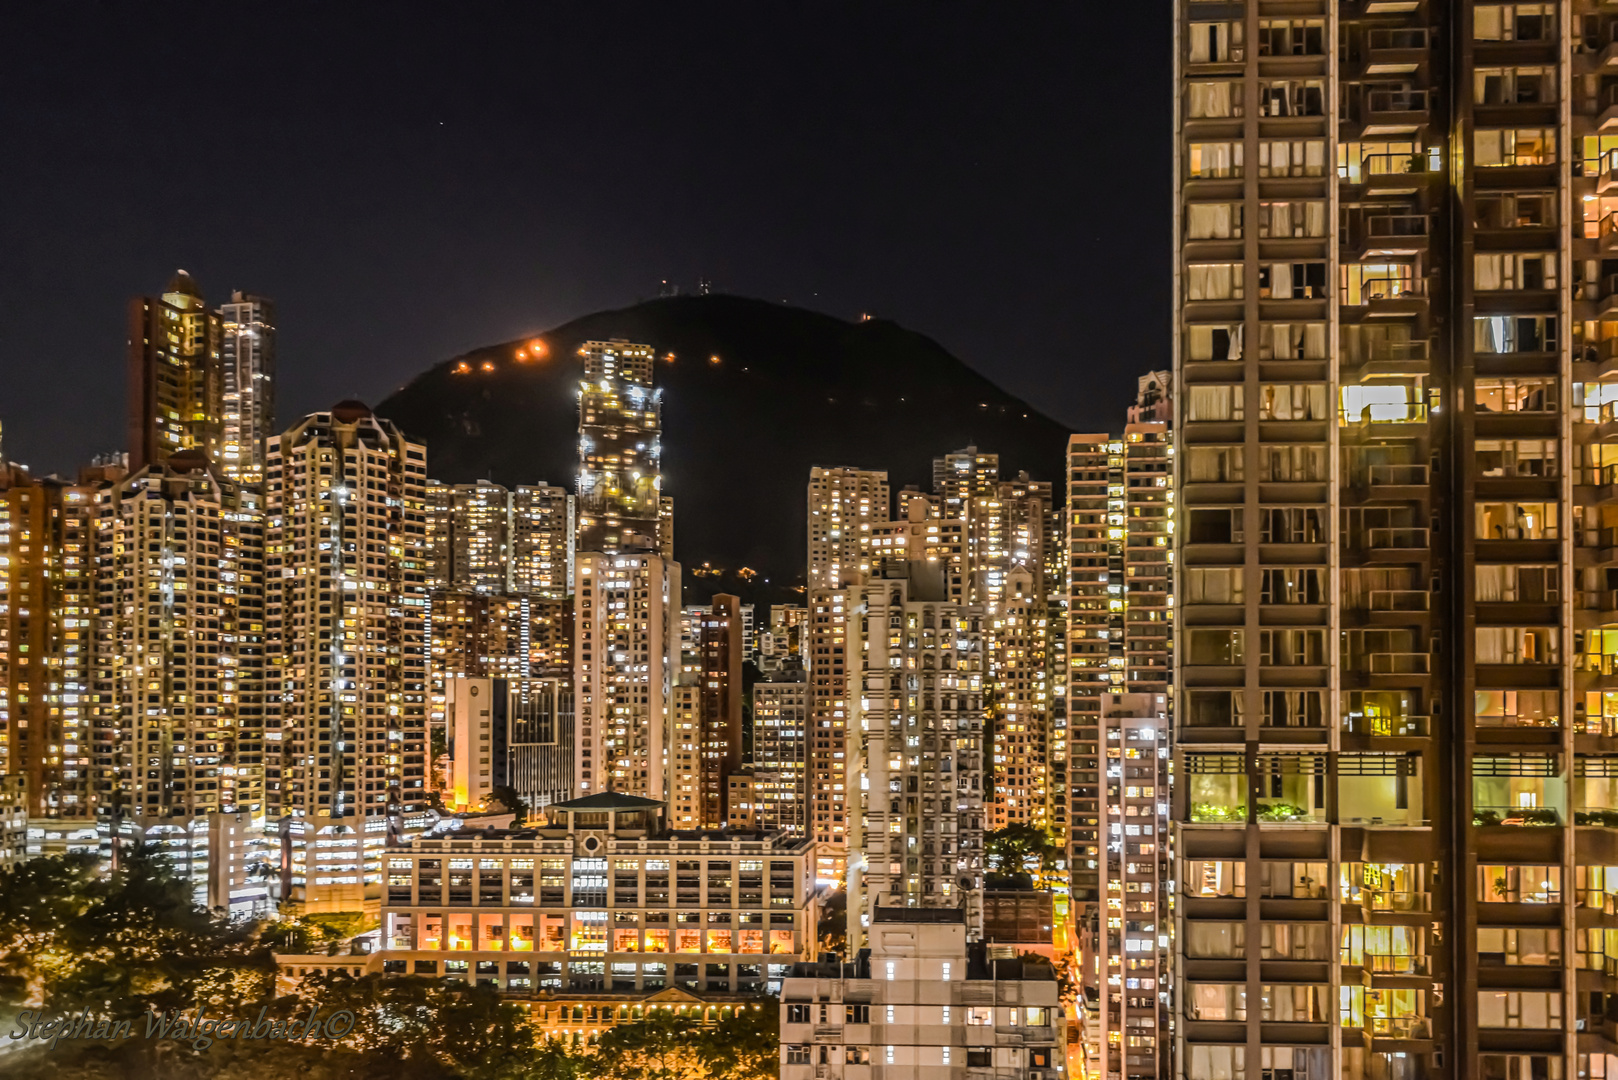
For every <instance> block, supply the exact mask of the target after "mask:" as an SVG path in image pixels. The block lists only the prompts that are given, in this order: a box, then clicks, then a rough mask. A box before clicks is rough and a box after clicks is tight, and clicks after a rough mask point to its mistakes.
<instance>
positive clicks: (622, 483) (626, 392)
mask: <svg viewBox="0 0 1618 1080" xmlns="http://www.w3.org/2000/svg"><path fill="white" fill-rule="evenodd" d="M579 352H580V353H581V355H582V356H583V357H584V374H583V377H582V378H581V379H580V381H579V488H578V542H577V550H578V551H581V552H582V551H597V552H605V553H607V554H617V553H619V552H625V553H638V552H662V551H663V546H664V532H665V529H666V526H665V525H664V523H663V521H662V518H663V506H662V497H661V491H660V489H661V487H662V474H661V472H660V469H661V459H662V453H663V446H662V438H663V426H662V425H663V422H662V404H661V397H662V393H661V391H659V390H656V389H654V388H653V385H652V365H653V362H654V361H655V359H656V350H654V349H653V348H652V347H651V346H650V345H635V344H631V343H630V342H627V341H621V340H614V341H587V342H585V343H584V345H583V347H582V348H581V349H580V350H579Z"/></svg>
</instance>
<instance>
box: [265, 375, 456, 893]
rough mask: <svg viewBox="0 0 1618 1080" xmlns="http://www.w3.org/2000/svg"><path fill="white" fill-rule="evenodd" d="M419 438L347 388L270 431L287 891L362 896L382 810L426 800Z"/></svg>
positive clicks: (274, 747)
mask: <svg viewBox="0 0 1618 1080" xmlns="http://www.w3.org/2000/svg"><path fill="white" fill-rule="evenodd" d="M426 484H427V462H426V450H425V448H424V447H422V446H421V445H420V444H418V443H413V442H411V441H410V440H409V439H407V438H406V437H405V435H404V433H403V432H401V431H400V430H399V429H398V428H397V427H395V426H394V425H393V424H391V423H389V422H388V421H386V420H383V419H381V418H379V417H377V416H375V415H374V414H373V413H372V412H371V410H370V409H368V408H367V407H366V406H364V405H363V404H361V403H359V402H355V401H344V402H340V403H339V404H337V405H335V406H333V407H332V409H331V411H329V412H320V413H313V414H311V415H310V416H308V417H306V418H305V419H304V420H302V421H300V422H299V423H297V424H295V425H294V426H293V427H291V428H290V429H288V430H287V431H286V432H285V433H283V434H281V435H279V436H278V437H277V438H276V439H275V440H273V441H272V443H271V446H270V453H269V457H268V475H267V485H266V500H267V507H266V510H267V515H268V530H267V531H268V536H267V544H266V548H267V550H266V555H265V570H266V576H267V579H268V582H269V590H268V596H267V598H266V599H267V609H268V618H267V623H268V627H269V631H270V635H271V638H272V640H274V642H275V645H276V651H275V652H274V653H273V655H272V656H271V660H270V664H269V669H268V679H269V690H270V692H271V694H272V695H277V696H278V697H279V701H280V707H279V715H278V716H277V717H275V718H274V719H272V721H271V730H269V731H268V732H267V733H266V754H265V756H266V770H265V771H266V787H267V789H268V791H267V801H268V802H269V805H270V810H271V812H272V813H274V814H276V815H278V816H281V817H283V818H285V819H287V820H286V826H285V827H286V830H287V836H288V847H289V862H288V864H287V865H288V871H287V878H288V880H287V889H288V891H287V893H286V900H287V901H289V902H290V903H291V904H292V905H293V906H294V908H295V909H302V910H314V911H319V910H359V909H360V908H361V907H365V908H367V909H368V910H369V909H373V908H375V906H376V901H377V897H378V896H379V895H380V893H379V888H380V886H379V882H380V876H379V875H380V872H381V864H380V857H381V849H382V846H383V844H384V843H385V841H386V838H387V830H388V817H389V815H390V814H396V813H398V812H400V811H403V810H411V809H415V808H418V807H421V806H423V805H425V801H426V769H427V763H426V753H427V745H426V737H427V732H426V722H427V649H426V641H425V634H424V629H423V619H424V617H425V615H426V605H427V593H426V575H427V566H426V505H425V499H426Z"/></svg>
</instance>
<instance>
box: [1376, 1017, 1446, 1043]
mask: <svg viewBox="0 0 1618 1080" xmlns="http://www.w3.org/2000/svg"><path fill="white" fill-rule="evenodd" d="M1365 1029H1366V1030H1367V1031H1369V1032H1370V1033H1371V1035H1372V1036H1374V1037H1376V1038H1379V1039H1431V1038H1432V1037H1433V1028H1432V1023H1431V1022H1430V1021H1429V1020H1428V1019H1427V1017H1425V1016H1367V1017H1366V1018H1365Z"/></svg>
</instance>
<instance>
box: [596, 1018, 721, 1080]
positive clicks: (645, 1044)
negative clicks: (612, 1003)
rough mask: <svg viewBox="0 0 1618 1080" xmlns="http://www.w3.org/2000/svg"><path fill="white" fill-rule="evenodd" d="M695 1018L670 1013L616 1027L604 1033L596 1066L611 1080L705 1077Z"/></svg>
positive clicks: (598, 1049) (674, 1079)
mask: <svg viewBox="0 0 1618 1080" xmlns="http://www.w3.org/2000/svg"><path fill="white" fill-rule="evenodd" d="M697 1023H699V1021H697V1020H696V1019H695V1018H693V1017H687V1016H680V1015H677V1014H675V1013H673V1012H670V1011H667V1010H658V1011H656V1012H652V1013H649V1014H648V1015H647V1016H646V1018H645V1019H644V1020H636V1021H633V1022H632V1023H628V1024H617V1025H615V1026H613V1027H611V1028H608V1029H607V1030H606V1031H605V1032H603V1033H602V1035H601V1039H600V1041H599V1042H598V1043H597V1045H596V1061H595V1064H596V1066H597V1068H598V1069H599V1070H600V1072H599V1073H598V1075H599V1076H602V1077H610V1078H611V1080H685V1078H687V1077H695V1076H699V1075H702V1074H701V1073H699V1072H698V1069H699V1067H700V1059H699V1058H698V1055H697V1048H696V1046H695V1045H694V1043H695V1041H696V1040H695V1039H694V1037H693V1036H694V1035H695V1034H696V1032H695V1030H694V1028H695V1026H696V1025H697Z"/></svg>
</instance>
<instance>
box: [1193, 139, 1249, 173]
mask: <svg viewBox="0 0 1618 1080" xmlns="http://www.w3.org/2000/svg"><path fill="white" fill-rule="evenodd" d="M1186 170H1187V175H1186V179H1188V180H1225V179H1235V178H1237V177H1240V176H1241V175H1242V144H1241V143H1239V142H1194V143H1191V144H1189V145H1188V146H1187V147H1186Z"/></svg>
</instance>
